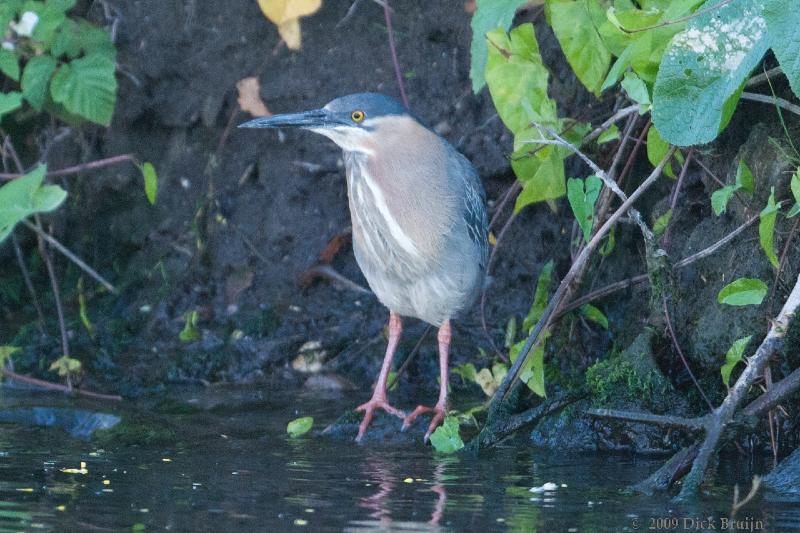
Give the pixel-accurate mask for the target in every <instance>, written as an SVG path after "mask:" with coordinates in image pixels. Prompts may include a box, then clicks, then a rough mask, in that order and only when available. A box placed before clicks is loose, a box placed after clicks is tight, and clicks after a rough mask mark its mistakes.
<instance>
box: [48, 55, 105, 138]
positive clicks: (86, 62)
mask: <svg viewBox="0 0 800 533" xmlns="http://www.w3.org/2000/svg"><path fill="white" fill-rule="evenodd" d="M115 68H116V66H115V64H114V60H113V59H111V58H109V57H108V56H106V55H104V54H92V55H89V56H86V57H82V58H80V59H75V60H74V61H71V62H69V63H67V64H64V65H62V66H61V67H60V68H59V69H58V71H57V72H56V74H55V76H53V82H52V84H51V86H50V93H51V94H52V96H53V100H54V101H56V102H58V103H60V104H63V105H64V107H65V108H66V109H67V111H69V112H70V113H74V114H76V115H80V116H81V117H83V118H85V119H88V120H90V121H92V122H95V123H97V124H101V125H104V126H108V125H109V124H110V123H111V117H112V115H113V114H114V105H115V104H116V100H117V80H116V78H115V77H114V71H115Z"/></svg>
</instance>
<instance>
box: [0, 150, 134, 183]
mask: <svg viewBox="0 0 800 533" xmlns="http://www.w3.org/2000/svg"><path fill="white" fill-rule="evenodd" d="M126 161H128V162H131V163H133V164H134V165H136V166H138V165H139V161H138V160H137V159H136V158H135V157H134V156H133V155H131V154H122V155H115V156H113V157H107V158H105V159H98V160H97V161H89V162H88V163H83V164H81V165H75V166H71V167H66V168H61V169H58V170H52V171H50V172H48V173H47V174H46V176H48V177H51V178H52V177H58V176H68V175H70V174H78V173H80V172H85V171H87V170H94V169H97V168H102V167H107V166H109V165H116V164H119V163H125V162H126ZM24 175H25V173H24V172H22V170H20V172H18V173H7V172H3V173H0V180H13V179H16V178H19V177H22V176H24Z"/></svg>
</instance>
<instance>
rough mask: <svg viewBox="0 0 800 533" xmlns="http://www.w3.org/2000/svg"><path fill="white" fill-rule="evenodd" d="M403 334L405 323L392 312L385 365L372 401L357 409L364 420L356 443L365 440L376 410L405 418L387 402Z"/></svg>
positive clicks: (402, 413) (382, 367) (390, 314)
mask: <svg viewBox="0 0 800 533" xmlns="http://www.w3.org/2000/svg"><path fill="white" fill-rule="evenodd" d="M402 332H403V323H402V321H401V320H400V315H398V314H397V313H392V312H390V313H389V343H388V344H387V345H386V355H385V356H384V358H383V365H382V366H381V373H380V374H379V375H378V382H377V383H376V384H375V390H374V391H373V392H372V398H371V399H370V401H368V402H367V403H364V404H361V405H359V406H358V407H356V411H364V418H363V420H361V425H360V426H358V436H357V437H356V442H361V439H362V438H364V433H365V432H366V431H367V426H369V423H370V422H372V415H373V412H374V411H375V409H383V410H384V411H386V412H387V413H389V414H392V415H394V416H396V417H398V418H403V417H404V416H405V413H404V412H403V411H401V410H400V409H397V408H395V407H392V406H391V405H389V402H387V401H386V381H387V380H388V379H389V371H390V370H391V369H392V358H393V357H394V352H395V350H397V344H398V343H399V342H400V334H401V333H402Z"/></svg>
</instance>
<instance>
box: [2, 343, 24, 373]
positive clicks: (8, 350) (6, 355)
mask: <svg viewBox="0 0 800 533" xmlns="http://www.w3.org/2000/svg"><path fill="white" fill-rule="evenodd" d="M18 351H19V348H17V347H16V346H0V368H5V367H6V364H7V363H8V360H9V359H11V356H12V355H14V354H15V353H17V352H18ZM2 376H3V375H2V373H0V378H2Z"/></svg>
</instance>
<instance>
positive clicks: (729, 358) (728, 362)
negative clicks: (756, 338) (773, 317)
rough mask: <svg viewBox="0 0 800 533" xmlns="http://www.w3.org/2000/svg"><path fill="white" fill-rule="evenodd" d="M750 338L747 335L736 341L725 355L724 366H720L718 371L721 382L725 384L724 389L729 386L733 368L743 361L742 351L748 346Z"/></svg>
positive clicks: (750, 336)
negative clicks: (720, 375)
mask: <svg viewBox="0 0 800 533" xmlns="http://www.w3.org/2000/svg"><path fill="white" fill-rule="evenodd" d="M752 338H753V336H752V335H749V336H747V337H744V338H741V339H739V340H737V341H736V342H734V343H733V345H732V346H731V347H730V349H729V350H728V353H726V354H725V364H723V365H722V367H721V368H720V369H719V371H720V373H721V374H722V381H723V383H725V386H726V387H729V386H730V382H731V372H732V371H733V368H734V367H735V366H736V365H737V364H739V363H741V362H742V361H744V350H745V348H747V345H748V344H750V339H752Z"/></svg>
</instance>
